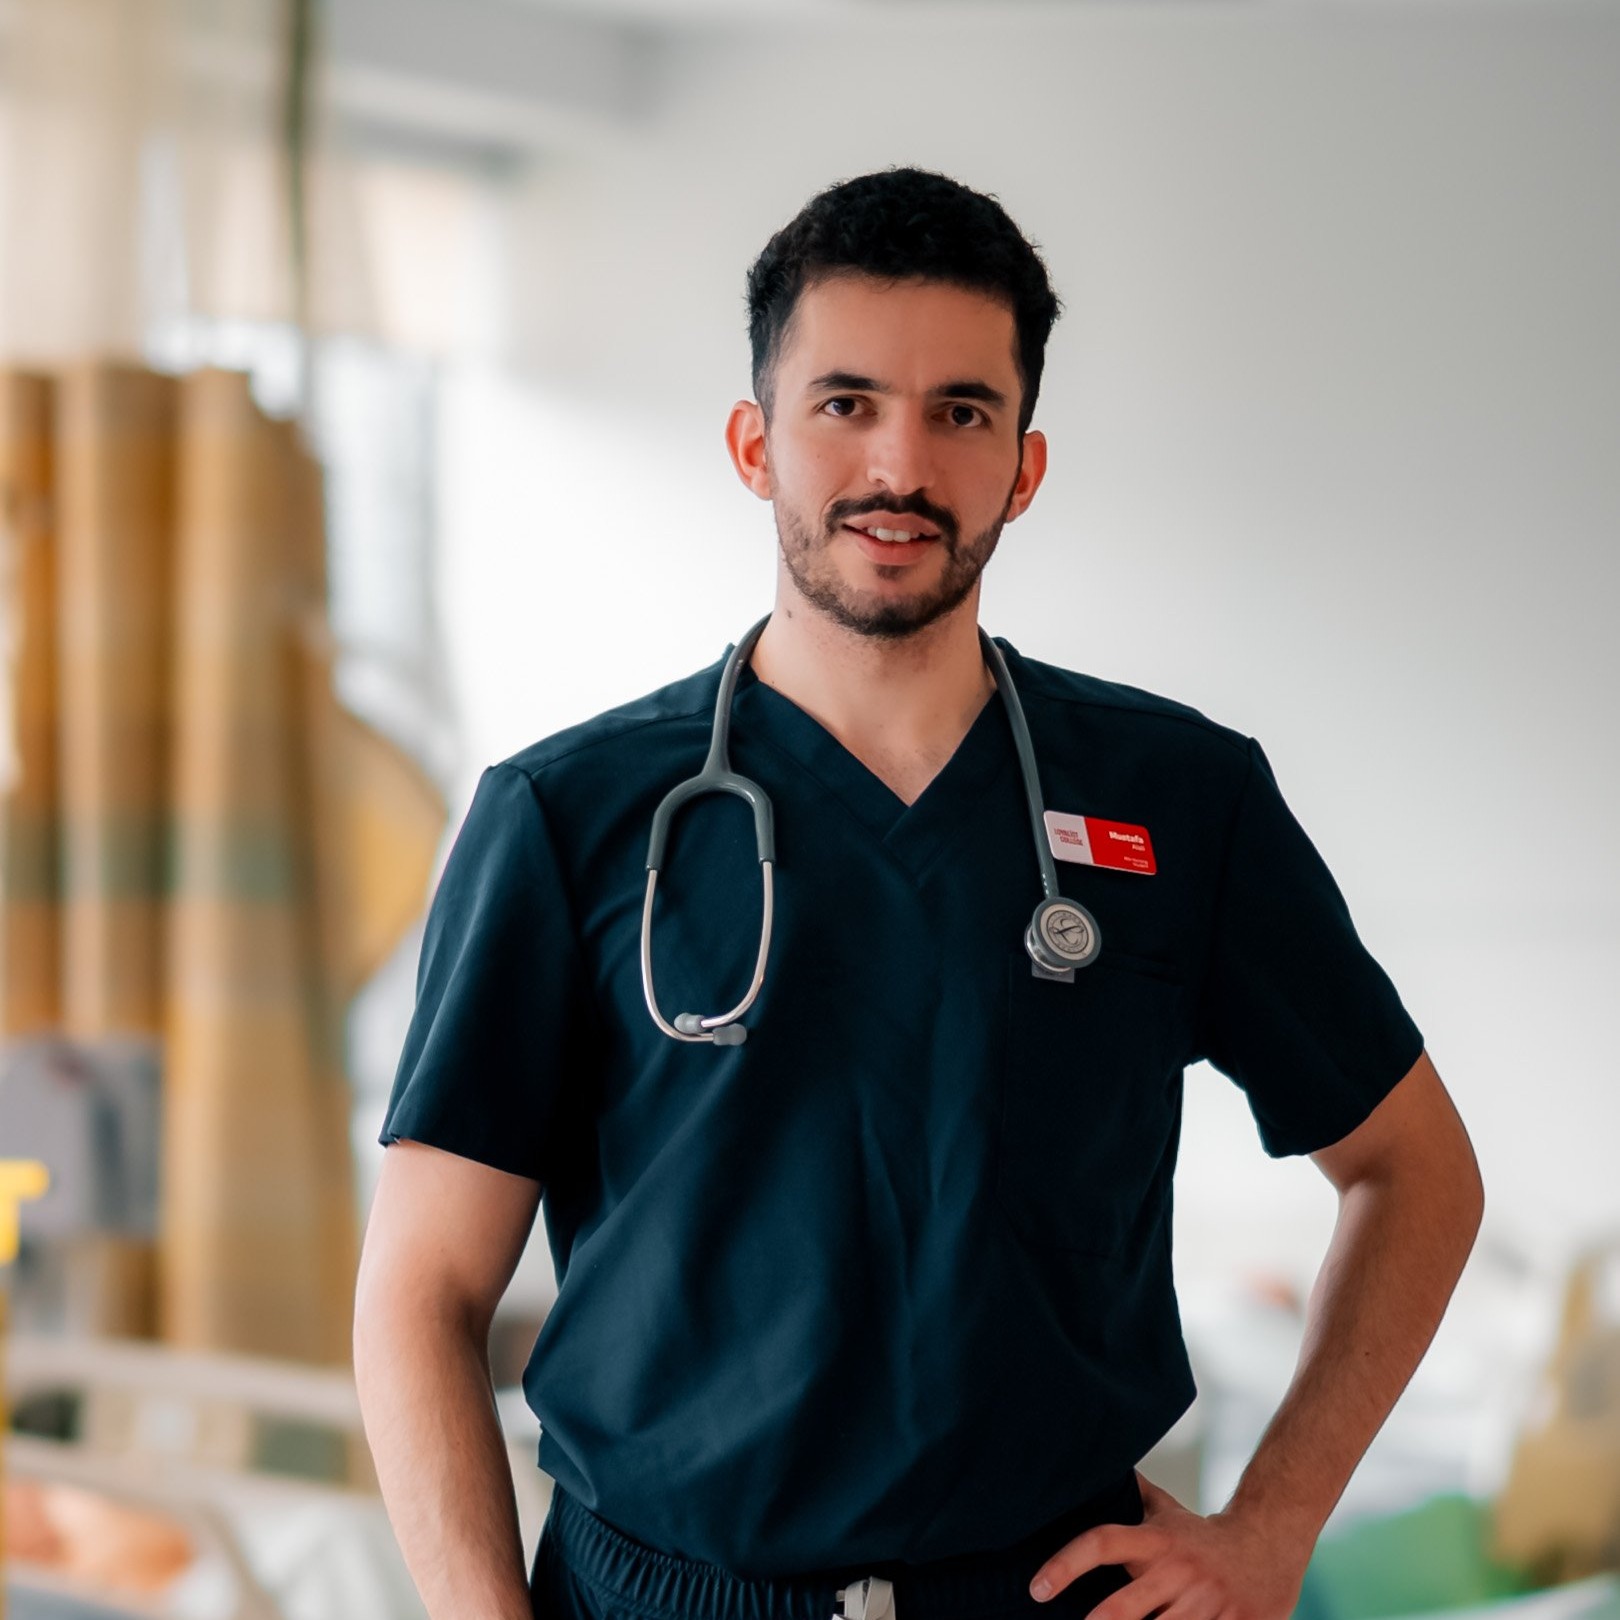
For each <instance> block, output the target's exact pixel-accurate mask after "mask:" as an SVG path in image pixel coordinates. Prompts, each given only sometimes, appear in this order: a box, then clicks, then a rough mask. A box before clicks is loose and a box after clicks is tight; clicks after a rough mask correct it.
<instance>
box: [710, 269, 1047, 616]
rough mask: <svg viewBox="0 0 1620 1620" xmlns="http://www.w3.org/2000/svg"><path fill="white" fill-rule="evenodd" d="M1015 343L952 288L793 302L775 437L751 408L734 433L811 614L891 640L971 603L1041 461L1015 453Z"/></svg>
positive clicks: (846, 289) (841, 278) (739, 415)
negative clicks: (982, 572)
mask: <svg viewBox="0 0 1620 1620" xmlns="http://www.w3.org/2000/svg"><path fill="white" fill-rule="evenodd" d="M1015 341H1016V329H1015V324H1014V321H1013V315H1012V311H1011V310H1010V309H1008V308H1007V307H1006V306H1005V305H1004V304H1001V303H998V302H997V301H996V300H994V299H992V298H988V297H986V296H985V295H984V294H982V293H976V292H967V291H964V290H963V289H961V288H959V287H952V286H948V285H945V284H944V283H941V282H933V281H902V282H884V281H878V280H874V279H873V278H871V277H868V276H863V275H852V274H845V275H838V276H835V277H832V278H829V279H828V280H825V281H822V282H818V283H817V284H815V285H814V286H812V287H810V288H808V289H806V291H805V292H804V293H803V294H802V295H801V296H800V299H799V302H798V305H797V307H796V309H795V310H794V314H793V319H792V321H791V323H790V325H789V327H788V330H787V332H786V334H785V336H784V341H783V345H782V350H781V352H780V354H779V355H778V357H777V362H776V368H775V388H774V399H773V404H772V410H771V419H770V424H769V427H768V428H767V427H766V426H765V425H764V423H763V419H762V418H761V417H760V415H759V407H758V406H755V405H752V404H749V403H745V404H743V405H739V406H738V407H737V408H736V410H734V411H733V413H732V421H731V424H730V425H729V426H728V431H727V440H728V443H729V444H730V446H731V449H732V455H733V458H734V460H736V462H737V467H738V471H739V472H740V473H741V474H742V476H743V478H744V481H745V482H747V483H748V484H749V487H750V488H752V489H753V490H754V491H755V493H756V494H760V495H764V496H768V498H769V499H770V501H771V503H772V506H773V508H774V510H775V514H776V528H777V535H778V537H779V539H780V542H781V551H782V560H783V564H784V566H785V567H786V569H787V570H788V572H789V574H790V575H791V576H792V580H793V584H794V587H795V588H796V590H797V592H798V594H799V595H800V596H801V597H803V598H804V600H805V601H806V602H808V603H809V604H810V605H811V606H812V607H814V608H816V609H818V610H820V611H821V612H823V613H825V614H826V615H827V616H828V617H830V618H831V619H833V620H834V621H835V622H836V623H838V624H840V625H843V626H845V627H846V628H848V629H852V630H855V631H857V632H859V633H861V634H863V635H870V636H879V637H888V638H895V637H900V636H905V635H909V634H911V633H913V632H914V631H917V630H920V629H921V628H922V627H923V626H924V625H927V624H931V623H933V622H934V621H935V620H936V619H938V618H940V617H941V616H942V615H944V614H946V613H949V612H950V611H951V610H952V609H953V608H955V607H957V606H959V605H960V604H961V603H962V602H964V601H965V600H966V599H967V598H968V597H969V595H970V594H973V593H974V592H975V590H976V587H977V584H978V579H979V573H980V570H981V569H982V568H983V567H984V565H985V563H986V562H988V561H989V559H990V556H991V553H992V552H994V550H995V548H996V541H997V539H998V537H999V536H1000V534H1001V528H1002V525H1003V524H1004V523H1005V522H1006V521H1007V520H1008V519H1009V518H1010V517H1013V516H1016V515H1017V514H1018V513H1019V512H1021V511H1022V510H1023V509H1024V507H1025V506H1027V505H1028V503H1029V500H1030V499H1031V498H1032V497H1033V495H1034V493H1035V488H1036V486H1037V485H1038V484H1039V482H1040V477H1041V472H1042V471H1043V470H1044V466H1045V443H1044V441H1043V440H1042V439H1041V436H1040V435H1039V434H1037V433H1030V434H1026V435H1025V439H1024V445H1023V449H1022V451H1021V449H1020V445H1019V439H1018V408H1019V401H1020V386H1021V385H1020V383H1019V377H1018V369H1017V364H1016V361H1015V358H1014V344H1015ZM901 537H904V538H901Z"/></svg>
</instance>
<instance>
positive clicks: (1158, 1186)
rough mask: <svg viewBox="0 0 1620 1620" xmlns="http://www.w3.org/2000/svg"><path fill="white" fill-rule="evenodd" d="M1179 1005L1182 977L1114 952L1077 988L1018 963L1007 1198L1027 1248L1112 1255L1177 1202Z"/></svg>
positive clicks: (1005, 1141)
mask: <svg viewBox="0 0 1620 1620" xmlns="http://www.w3.org/2000/svg"><path fill="white" fill-rule="evenodd" d="M1181 1002H1182V996H1181V985H1180V982H1179V981H1178V980H1177V979H1176V978H1175V977H1174V976H1173V972H1172V970H1170V969H1168V968H1159V967H1158V966H1156V965H1155V964H1153V963H1148V962H1143V961H1140V960H1138V959H1135V958H1123V957H1121V955H1120V954H1119V953H1118V952H1117V951H1116V952H1114V953H1113V954H1112V955H1111V954H1110V952H1109V949H1108V946H1107V945H1106V944H1104V946H1103V950H1102V955H1101V956H1099V957H1098V958H1097V960H1096V961H1095V962H1094V963H1093V964H1092V965H1091V966H1090V967H1086V968H1081V969H1080V971H1079V972H1078V973H1077V974H1076V975H1075V982H1074V983H1073V984H1057V983H1053V982H1051V981H1049V980H1043V979H1037V978H1035V977H1034V976H1033V975H1032V974H1031V972H1030V970H1029V959H1028V957H1027V956H1025V955H1024V953H1023V952H1022V951H1020V952H1019V953H1018V954H1017V956H1016V957H1009V959H1008V964H1007V1026H1006V1047H1005V1053H1004V1058H1003V1064H1002V1075H1001V1085H1002V1093H1001V1135H1000V1140H999V1144H998V1162H997V1167H996V1196H997V1200H998V1202H999V1204H1000V1206H1001V1209H1002V1211H1003V1213H1004V1214H1005V1216H1006V1218H1007V1220H1008V1222H1009V1223H1010V1224H1011V1226H1012V1228H1013V1230H1014V1231H1015V1232H1016V1233H1017V1235H1018V1236H1019V1238H1021V1239H1022V1240H1023V1241H1024V1242H1026V1243H1028V1244H1031V1245H1033V1246H1036V1247H1040V1248H1057V1249H1066V1250H1069V1251H1073V1252H1078V1253H1082V1254H1090V1255H1112V1254H1115V1253H1117V1252H1119V1251H1120V1250H1121V1249H1122V1248H1124V1247H1125V1246H1126V1244H1127V1242H1128V1240H1129V1238H1130V1235H1131V1233H1132V1231H1133V1229H1136V1228H1138V1227H1139V1225H1140V1223H1142V1222H1143V1221H1144V1220H1150V1219H1151V1218H1152V1216H1153V1215H1154V1214H1155V1213H1156V1212H1157V1209H1158V1206H1159V1204H1160V1203H1161V1202H1162V1201H1163V1200H1164V1199H1165V1198H1166V1197H1167V1196H1168V1191H1169V1183H1170V1178H1171V1175H1172V1172H1173V1170H1174V1166H1175V1143H1176V1134H1177V1131H1178V1129H1179V1124H1180V1097H1181V1090H1180V1064H1179V1063H1178V1062H1177V1061H1176V1053H1177V1051H1178V1048H1179V1045H1180V1040H1179V1035H1178V1024H1179V1020H1180V1016H1181Z"/></svg>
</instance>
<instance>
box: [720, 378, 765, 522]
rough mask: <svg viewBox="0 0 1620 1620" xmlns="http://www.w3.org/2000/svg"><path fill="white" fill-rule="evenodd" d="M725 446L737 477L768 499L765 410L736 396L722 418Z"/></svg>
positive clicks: (748, 400) (750, 401) (760, 496)
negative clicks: (725, 415)
mask: <svg viewBox="0 0 1620 1620" xmlns="http://www.w3.org/2000/svg"><path fill="white" fill-rule="evenodd" d="M726 449H727V450H728V451H730V452H731V464H732V466H733V467H735V468H736V469H737V476H738V477H739V478H740V479H742V481H743V482H744V483H745V484H746V485H747V486H748V487H749V488H750V489H751V490H753V492H754V493H755V494H756V495H757V496H759V498H760V499H761V500H762V501H768V500H769V499H770V498H771V472H770V466H769V463H768V460H767V457H766V453H765V412H764V411H763V410H762V409H761V408H760V406H759V405H758V404H757V403H756V402H755V401H754V400H751V399H739V400H738V401H737V403H736V404H735V405H733V406H732V407H731V414H730V415H729V416H728V417H727V418H726Z"/></svg>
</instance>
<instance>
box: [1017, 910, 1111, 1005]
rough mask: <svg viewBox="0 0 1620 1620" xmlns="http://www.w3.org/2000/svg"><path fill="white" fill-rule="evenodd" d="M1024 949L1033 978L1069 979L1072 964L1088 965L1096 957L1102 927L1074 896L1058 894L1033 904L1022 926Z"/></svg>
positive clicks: (1075, 965) (1099, 947) (1077, 966)
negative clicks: (1033, 910) (1028, 916)
mask: <svg viewBox="0 0 1620 1620" xmlns="http://www.w3.org/2000/svg"><path fill="white" fill-rule="evenodd" d="M1024 949H1025V950H1026V951H1028V952H1029V960H1030V964H1031V966H1032V967H1033V968H1034V971H1035V976H1036V978H1039V979H1061V980H1063V981H1064V982H1065V983H1072V982H1073V980H1074V970H1075V969H1076V968H1083V967H1089V966H1090V965H1091V964H1092V963H1093V962H1095V961H1096V960H1097V955H1098V953H1099V952H1100V951H1101V950H1102V930H1101V929H1100V928H1098V926H1097V919H1096V918H1095V917H1093V916H1092V915H1091V913H1090V912H1089V911H1087V910H1086V908H1085V907H1084V906H1083V905H1081V904H1080V902H1079V901H1078V900H1071V899H1069V898H1068V896H1067V895H1058V896H1056V897H1055V898H1053V899H1049V900H1043V901H1041V903H1040V904H1039V905H1038V906H1037V907H1036V908H1035V915H1034V916H1033V917H1032V918H1031V919H1030V923H1029V927H1028V928H1027V929H1025V930H1024Z"/></svg>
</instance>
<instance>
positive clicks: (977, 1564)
mask: <svg viewBox="0 0 1620 1620" xmlns="http://www.w3.org/2000/svg"><path fill="white" fill-rule="evenodd" d="M1141 1521H1142V1498H1141V1495H1140V1493H1139V1492H1138V1490H1137V1486H1136V1479H1135V1476H1134V1475H1131V1476H1128V1477H1126V1478H1125V1479H1123V1480H1121V1481H1120V1483H1119V1484H1118V1485H1116V1486H1114V1487H1113V1488H1112V1489H1110V1490H1107V1491H1104V1492H1101V1493H1100V1494H1099V1495H1097V1496H1095V1497H1093V1498H1092V1499H1091V1500H1089V1501H1087V1502H1083V1503H1080V1504H1079V1505H1078V1506H1077V1507H1076V1508H1075V1509H1073V1510H1072V1511H1071V1512H1069V1513H1066V1514H1064V1516H1063V1517H1062V1519H1060V1520H1059V1521H1058V1522H1056V1523H1055V1524H1051V1525H1048V1526H1047V1527H1046V1528H1045V1529H1044V1530H1042V1531H1040V1532H1039V1533H1037V1534H1036V1535H1033V1536H1027V1537H1025V1538H1024V1539H1023V1540H1022V1541H1020V1542H1018V1543H1016V1544H1015V1545H1014V1546H1012V1547H1008V1548H1006V1549H1003V1550H1002V1551H999V1552H995V1553H968V1554H964V1555H959V1556H957V1557H955V1558H942V1559H936V1560H934V1561H932V1562H930V1563H925V1564H911V1565H907V1564H904V1563H899V1562H895V1561H891V1560H879V1561H878V1562H877V1563H876V1564H874V1565H871V1566H868V1567H863V1568H859V1569H857V1568H853V1567H849V1568H841V1569H828V1570H821V1571H817V1572H815V1573H813V1574H808V1575H801V1576H798V1577H795V1578H786V1579H784V1578H780V1577H779V1578H776V1579H772V1580H745V1579H742V1578H741V1577H739V1576H736V1575H732V1574H730V1573H729V1572H728V1571H726V1570H723V1569H721V1568H719V1567H718V1566H717V1565H715V1564H704V1563H699V1562H697V1561H695V1560H692V1559H686V1558H671V1557H669V1556H668V1555H667V1554H664V1553H659V1552H656V1551H654V1550H653V1549H652V1548H650V1547H644V1546H643V1545H642V1544H641V1543H640V1542H639V1541H635V1540H633V1539H632V1538H631V1537H629V1536H626V1535H624V1534H623V1533H622V1532H621V1531H618V1530H615V1529H614V1528H613V1526H612V1525H610V1524H607V1523H605V1522H604V1521H603V1520H601V1519H600V1518H598V1517H597V1516H596V1515H595V1514H594V1513H592V1512H590V1510H589V1509H587V1508H583V1507H581V1506H580V1505H579V1503H578V1502H576V1501H575V1500H574V1499H573V1498H572V1497H571V1496H569V1495H568V1494H567V1492H565V1491H563V1490H561V1489H558V1490H557V1491H555V1492H554V1493H553V1495H552V1499H551V1512H550V1513H549V1514H548V1515H547V1518H546V1522H545V1524H544V1526H543V1528H542V1530H541V1534H540V1545H539V1548H538V1550H537V1552H536V1554H535V1562H534V1571H533V1575H532V1578H531V1582H530V1601H531V1603H532V1605H533V1609H534V1614H535V1620H632V1617H635V1616H649V1617H651V1616H657V1617H658V1620H831V1617H832V1616H833V1615H835V1614H837V1613H839V1612H840V1611H839V1608H838V1593H839V1591H840V1590H841V1589H842V1588H843V1587H844V1586H845V1585H846V1584H848V1583H849V1582H851V1581H855V1580H858V1579H860V1578H861V1577H863V1576H867V1575H881V1576H883V1577H884V1579H886V1580H889V1581H891V1582H892V1583H893V1586H894V1602H893V1609H894V1616H893V1620H1034V1617H1036V1616H1038V1615H1043V1614H1044V1615H1049V1616H1053V1617H1054V1620H1057V1617H1061V1620H1083V1617H1084V1616H1085V1615H1086V1614H1088V1613H1089V1612H1090V1611H1091V1609H1092V1608H1093V1607H1095V1606H1096V1605H1097V1604H1098V1603H1100V1602H1102V1600H1103V1599H1104V1598H1105V1597H1107V1596H1108V1594H1109V1593H1110V1592H1117V1591H1118V1590H1119V1589H1120V1587H1122V1586H1123V1585H1125V1583H1126V1582H1127V1581H1128V1580H1129V1578H1130V1577H1129V1576H1128V1575H1127V1573H1126V1572H1125V1571H1124V1570H1123V1569H1120V1568H1117V1567H1112V1566H1109V1567H1104V1568H1099V1569H1094V1570H1091V1571H1090V1572H1088V1573H1087V1574H1085V1575H1082V1576H1081V1577H1080V1578H1079V1579H1077V1580H1075V1581H1073V1582H1071V1583H1070V1584H1069V1585H1068V1586H1066V1587H1065V1588H1064V1589H1063V1590H1062V1591H1061V1592H1060V1593H1058V1594H1057V1596H1056V1597H1053V1598H1050V1599H1048V1600H1047V1601H1046V1602H1045V1603H1037V1602H1036V1601H1035V1599H1034V1598H1032V1597H1031V1596H1030V1595H1029V1583H1030V1581H1031V1580H1032V1579H1033V1578H1034V1575H1035V1571H1036V1570H1037V1569H1039V1568H1040V1567H1041V1565H1042V1564H1044V1563H1045V1562H1046V1560H1047V1559H1048V1558H1050V1557H1051V1555H1052V1554H1053V1553H1054V1552H1056V1551H1057V1550H1058V1548H1060V1547H1062V1546H1063V1545H1064V1544H1065V1543H1067V1542H1070V1541H1072V1540H1073V1539H1074V1538H1075V1537H1076V1536H1077V1535H1079V1534H1080V1533H1081V1532H1082V1531H1083V1530H1088V1529H1090V1528H1091V1527H1092V1526H1093V1525H1096V1524H1140V1523H1141Z"/></svg>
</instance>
